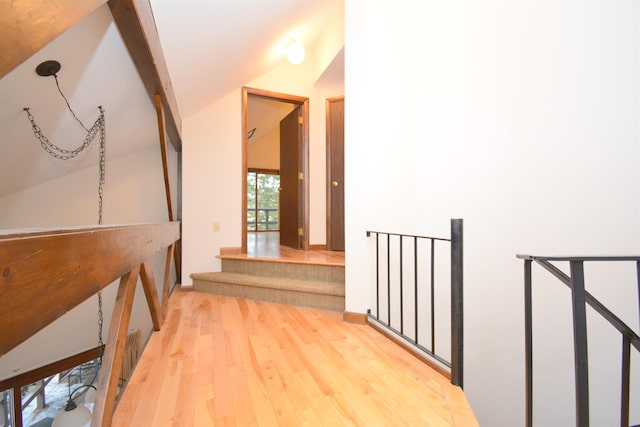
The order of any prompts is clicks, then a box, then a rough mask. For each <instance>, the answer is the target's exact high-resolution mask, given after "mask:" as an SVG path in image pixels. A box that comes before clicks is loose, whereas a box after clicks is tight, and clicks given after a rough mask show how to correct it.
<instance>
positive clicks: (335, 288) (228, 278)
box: [190, 272, 345, 297]
mask: <svg viewBox="0 0 640 427" xmlns="http://www.w3.org/2000/svg"><path fill="white" fill-rule="evenodd" d="M190 277H191V279H193V280H194V286H195V281H203V282H210V283H212V284H213V283H222V284H231V285H237V286H245V287H254V288H266V289H273V290H283V291H293V292H302V293H309V294H318V295H331V296H338V297H344V295H345V292H344V284H341V283H338V282H323V281H317V280H313V281H312V280H300V279H288V278H284V277H269V276H256V275H252V274H242V273H227V272H215V273H193V274H191V275H190Z"/></svg>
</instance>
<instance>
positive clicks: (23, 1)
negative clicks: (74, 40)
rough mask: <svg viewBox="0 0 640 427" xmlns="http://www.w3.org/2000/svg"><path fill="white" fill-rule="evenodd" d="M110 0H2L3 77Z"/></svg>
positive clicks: (0, 68)
mask: <svg viewBox="0 0 640 427" xmlns="http://www.w3.org/2000/svg"><path fill="white" fill-rule="evenodd" d="M103 3H106V0H65V1H54V0H20V1H17V0H14V1H10V0H2V1H0V78H2V77H3V76H5V75H6V74H8V73H9V72H10V71H11V70H13V69H14V68H16V67H17V66H18V65H20V64H22V63H23V62H24V61H25V60H27V59H28V58H29V57H31V55H33V54H34V53H36V52H37V51H39V50H40V49H42V48H43V47H44V46H45V45H47V44H48V43H49V42H51V41H52V40H53V39H55V38H56V37H58V36H59V35H60V34H62V33H63V32H64V31H65V30H67V29H68V28H70V27H72V26H73V25H74V24H75V23H77V22H78V21H80V20H81V19H82V18H84V17H85V16H87V15H89V14H90V13H91V12H93V11H94V10H95V9H97V8H98V6H100V5H102V4H103Z"/></svg>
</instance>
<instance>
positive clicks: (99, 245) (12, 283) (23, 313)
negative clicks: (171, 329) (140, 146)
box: [0, 222, 180, 427]
mask: <svg viewBox="0 0 640 427" xmlns="http://www.w3.org/2000/svg"><path fill="white" fill-rule="evenodd" d="M179 239H180V223H179V222H166V223H158V224H142V225H125V226H98V227H95V226H93V227H86V228H81V227H80V228H70V229H57V230H25V231H20V232H8V231H7V232H4V233H0V301H12V304H7V305H6V306H5V307H3V310H1V311H0V356H1V355H3V354H5V353H6V352H8V351H10V350H11V349H13V348H15V347H16V346H17V345H18V344H20V343H21V342H23V341H24V340H26V339H27V338H29V337H30V336H32V335H33V334H35V333H36V332H38V331H39V330H40V329H42V328H44V327H45V326H47V325H48V324H50V323H51V322H53V321H54V320H56V319H57V318H58V317H60V316H62V315H63V314H64V313H66V312H67V311H69V310H71V309H72V308H74V307H75V306H77V305H78V304H80V303H81V302H83V301H85V300H86V299H87V298H89V297H91V296H92V295H94V294H95V293H96V292H98V291H99V290H101V289H103V288H104V287H106V286H107V285H109V284H110V283H111V282H113V281H114V280H115V279H118V278H120V286H119V288H118V294H117V297H116V302H115V305H114V308H113V314H112V317H111V325H110V327H109V336H108V340H107V343H106V345H105V348H104V355H103V358H102V367H101V369H100V375H99V377H98V393H97V395H96V403H95V407H94V412H93V418H92V421H91V425H92V426H94V427H95V426H101V427H108V426H109V425H110V424H111V417H112V416H113V410H114V407H115V399H116V389H117V386H118V375H119V372H120V368H121V366H122V357H123V354H124V342H125V340H124V337H125V336H126V333H127V330H128V326H129V319H130V316H131V308H132V305H133V298H134V295H135V289H136V284H137V281H138V277H140V278H141V280H142V287H143V289H144V292H145V296H146V299H147V303H148V306H149V311H150V313H151V318H152V321H153V327H154V329H155V330H159V329H160V327H161V325H162V322H163V312H164V308H165V307H166V303H167V299H168V294H169V279H168V278H169V276H170V273H171V268H170V267H171V258H172V254H173V249H174V245H175V242H176V241H178V240H179ZM164 248H168V250H167V257H166V262H165V278H164V283H163V291H162V296H163V301H162V305H161V303H160V302H159V300H158V293H157V290H156V285H155V279H154V277H153V272H152V269H151V264H150V259H151V257H152V255H153V254H154V253H155V252H158V251H160V250H162V249H164ZM17 325H19V327H17ZM16 390H19V389H17V388H14V394H15V392H16ZM18 396H19V394H18ZM19 406H20V407H21V405H19ZM17 409H18V411H16V413H14V416H16V417H17V416H19V414H18V413H17V412H19V410H20V408H17ZM16 421H17V422H18V424H17V425H20V424H21V420H18V419H16Z"/></svg>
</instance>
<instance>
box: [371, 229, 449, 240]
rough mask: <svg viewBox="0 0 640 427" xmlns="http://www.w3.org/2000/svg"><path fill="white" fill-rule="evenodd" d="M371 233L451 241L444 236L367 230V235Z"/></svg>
mask: <svg viewBox="0 0 640 427" xmlns="http://www.w3.org/2000/svg"><path fill="white" fill-rule="evenodd" d="M371 233H376V234H387V235H389V236H402V237H415V238H418V239H430V240H441V241H443V242H450V241H451V239H447V238H444V237H430V236H417V235H414V234H403V233H390V232H388V231H374V230H367V237H368V236H369V234H371Z"/></svg>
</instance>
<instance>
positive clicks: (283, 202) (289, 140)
mask: <svg viewBox="0 0 640 427" xmlns="http://www.w3.org/2000/svg"><path fill="white" fill-rule="evenodd" d="M298 117H300V107H299V106H296V107H295V108H294V109H293V111H291V113H289V114H288V115H287V116H286V117H285V118H284V119H282V121H280V206H279V208H280V244H281V245H284V246H288V247H291V248H294V249H300V237H299V234H298V229H299V228H301V221H300V208H299V206H300V182H301V180H299V179H298V173H299V172H300V170H301V169H300V136H301V134H300V124H299V123H298Z"/></svg>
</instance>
